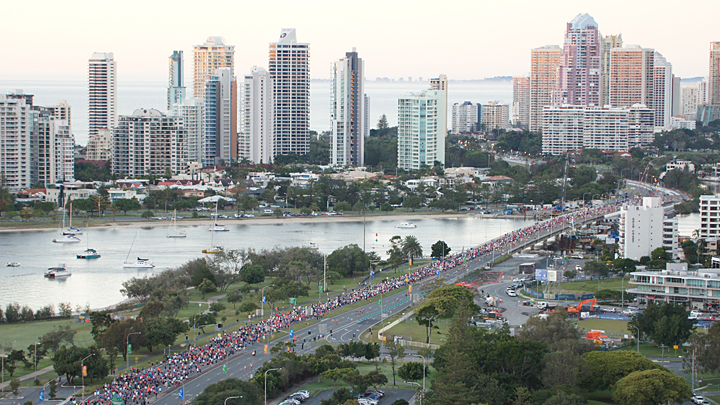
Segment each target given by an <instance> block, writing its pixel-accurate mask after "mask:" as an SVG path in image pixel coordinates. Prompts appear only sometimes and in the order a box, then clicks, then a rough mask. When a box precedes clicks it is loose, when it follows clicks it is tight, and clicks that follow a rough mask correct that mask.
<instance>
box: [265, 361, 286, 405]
mask: <svg viewBox="0 0 720 405" xmlns="http://www.w3.org/2000/svg"><path fill="white" fill-rule="evenodd" d="M281 368H282V367H279V368H271V369H269V370H265V405H267V373H268V371H275V370H280V369H281Z"/></svg>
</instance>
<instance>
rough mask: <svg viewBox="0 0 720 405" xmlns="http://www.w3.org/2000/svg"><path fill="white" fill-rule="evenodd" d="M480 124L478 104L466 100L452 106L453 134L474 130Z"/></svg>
mask: <svg viewBox="0 0 720 405" xmlns="http://www.w3.org/2000/svg"><path fill="white" fill-rule="evenodd" d="M479 125H480V104H473V103H471V102H469V101H466V102H464V103H462V104H458V103H455V104H453V106H452V126H451V128H452V132H453V133H454V134H462V133H472V132H476V131H477V130H478V129H479V128H478V127H479Z"/></svg>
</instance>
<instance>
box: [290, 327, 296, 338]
mask: <svg viewBox="0 0 720 405" xmlns="http://www.w3.org/2000/svg"><path fill="white" fill-rule="evenodd" d="M290 337H295V329H290Z"/></svg>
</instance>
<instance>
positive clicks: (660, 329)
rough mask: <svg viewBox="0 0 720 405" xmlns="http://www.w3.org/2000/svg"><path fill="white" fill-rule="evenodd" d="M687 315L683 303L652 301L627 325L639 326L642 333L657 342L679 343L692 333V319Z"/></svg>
mask: <svg viewBox="0 0 720 405" xmlns="http://www.w3.org/2000/svg"><path fill="white" fill-rule="evenodd" d="M689 315H690V313H689V312H688V311H687V310H686V309H685V307H684V306H683V305H679V304H674V303H660V304H657V303H652V304H650V305H648V306H647V308H646V309H645V310H644V311H643V312H641V313H639V314H636V315H634V316H633V319H632V320H631V321H630V323H629V324H628V326H629V327H633V328H635V327H637V328H639V330H640V333H641V334H642V335H645V336H648V337H649V338H650V339H652V340H653V341H654V342H655V343H657V344H662V345H665V346H673V345H681V344H683V343H685V342H686V341H687V339H688V338H689V337H690V335H691V334H692V330H693V324H694V321H693V320H692V319H688V316H689Z"/></svg>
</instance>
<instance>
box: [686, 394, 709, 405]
mask: <svg viewBox="0 0 720 405" xmlns="http://www.w3.org/2000/svg"><path fill="white" fill-rule="evenodd" d="M690 401H691V402H692V403H693V404H697V405H701V404H709V402H708V400H707V399H705V398H704V397H703V396H702V395H695V396H693V397H692V398H690Z"/></svg>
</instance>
